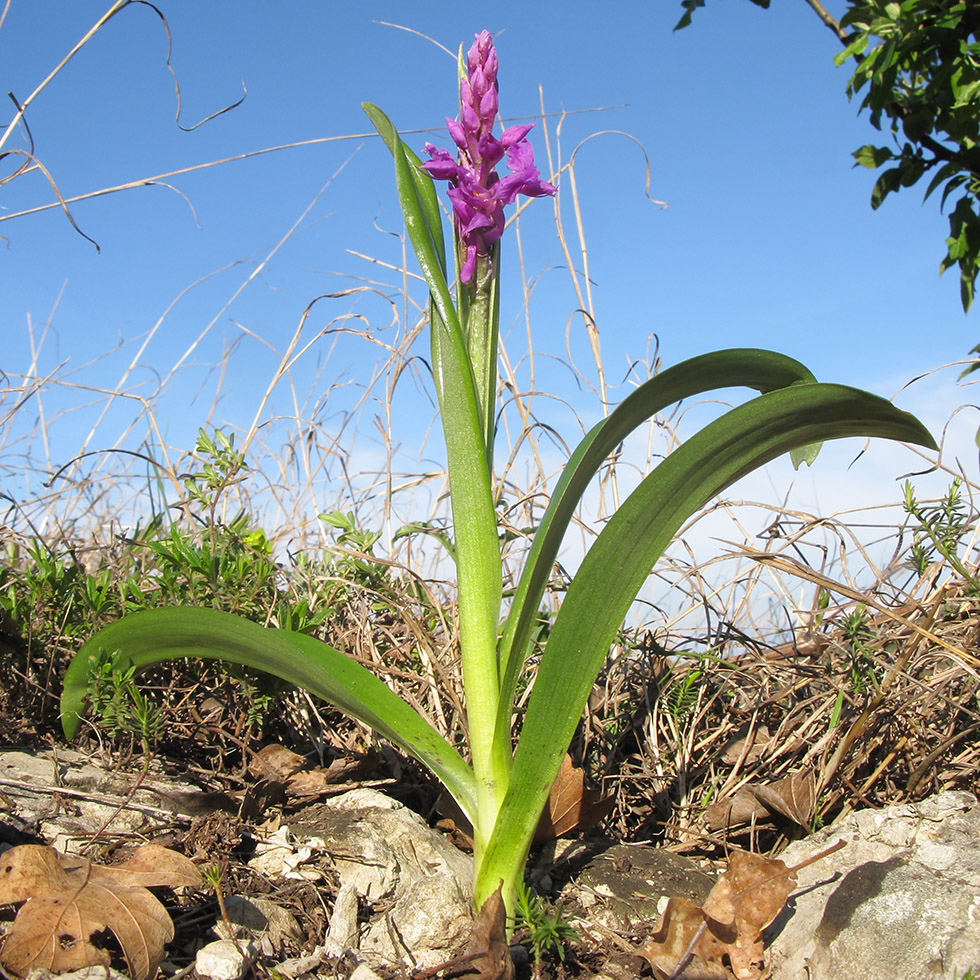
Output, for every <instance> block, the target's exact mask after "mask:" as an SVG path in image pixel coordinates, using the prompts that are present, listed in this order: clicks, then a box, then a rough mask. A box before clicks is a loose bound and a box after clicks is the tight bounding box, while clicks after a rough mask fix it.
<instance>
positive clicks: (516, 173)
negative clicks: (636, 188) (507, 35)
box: [422, 31, 555, 282]
mask: <svg viewBox="0 0 980 980" xmlns="http://www.w3.org/2000/svg"><path fill="white" fill-rule="evenodd" d="M466 68H467V75H466V77H465V78H462V79H460V83H459V119H458V120H453V119H447V120H446V124H447V126H448V128H449V135H450V136H451V137H452V138H453V142H454V143H455V144H456V146H457V147H458V149H459V158H458V160H454V159H453V157H452V156H451V155H450V154H449V153H448V152H447V151H446V150H441V149H438V148H437V147H435V146H433V145H432V144H431V143H426V144H425V150H426V152H427V153H428V154H429V156H430V157H431V159H430V160H429V162H428V163H423V164H422V169H423V170H425V171H426V172H427V173H428V174H429V176H431V177H432V178H433V179H435V180H448V181H449V183H450V188H449V199H450V200H451V201H452V202H453V220H454V223H455V225H456V234H457V237H458V239H459V242H460V248H461V250H462V253H463V255H462V260H463V261H462V267H461V269H460V273H459V278H460V280H461V281H462V282H470V280H471V279H472V278H473V273H474V272H475V270H476V262H477V258H478V257H486V256H488V255H489V254H490V246H491V245H492V244H493V243H494V242H495V241H497V240H498V239H499V238H500V236H501V234H502V232H503V230H504V207H505V206H506V205H508V204H513V202H514V200H515V199H516V198H517V195H518V194H524V195H525V196H527V197H541V196H543V195H545V194H554V193H555V188H554V187H553V186H552V185H551V184H549V183H548V182H547V181H546V180H542V179H541V175H540V174H539V173H538V168H537V167H535V165H534V152H533V151H532V149H531V144H530V143H528V141H527V138H526V137H527V134H528V132H530V130H531V128H532V127H533V125H534V124H533V123H529V124H527V125H522V126H511V127H510V128H509V129H505V130H504V131H503V133H502V134H501V136H500V139H497V137H495V136H494V135H493V123H494V120H495V119H496V116H497V52H496V51H495V50H494V47H493V38H492V37H491V36H490V33H489V31H483V32H481V33H480V34H477V35H476V40H475V41H474V42H473V46H472V47H471V48H470V50H469V52H468V53H467V56H466ZM505 157H506V159H507V168H508V169H509V170H510V173H509V174H507V175H506V176H505V177H500V176H498V174H497V171H496V166H497V164H498V163H499V162H500V161H501V160H502V159H504V158H505Z"/></svg>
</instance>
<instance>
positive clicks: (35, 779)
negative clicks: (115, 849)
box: [0, 748, 200, 853]
mask: <svg viewBox="0 0 980 980" xmlns="http://www.w3.org/2000/svg"><path fill="white" fill-rule="evenodd" d="M137 778H138V777H137V775H136V774H135V773H133V772H122V771H119V770H107V769H106V768H104V766H102V765H100V764H99V762H98V760H96V759H93V758H89V757H88V756H85V755H83V754H82V753H81V752H76V751H74V750H73V749H66V748H59V749H58V750H57V751H56V752H55V751H52V750H50V749H41V750H38V751H33V752H25V751H18V750H3V751H0V780H2V786H3V791H4V794H5V795H6V796H7V798H8V799H9V800H10V801H11V803H12V804H13V806H12V808H11V812H10V813H9V814H8V815H6V816H5V819H7V820H11V819H12V820H13V821H14V823H15V826H16V828H17V829H18V830H29V831H34V832H36V833H37V834H38V835H39V836H40V837H42V838H44V839H45V840H46V841H47V842H48V843H50V844H52V845H53V846H54V847H56V848H57V849H58V850H59V851H63V852H64V853H71V852H72V851H74V850H76V849H77V846H78V844H79V843H83V842H84V841H86V840H87V839H88V838H90V837H91V836H92V835H93V834H94V833H95V832H96V831H97V830H99V829H100V828H101V827H103V826H104V825H106V824H107V826H105V830H106V832H108V833H111V834H124V833H140V832H143V831H146V830H147V828H149V827H151V826H152V825H154V824H159V823H160V822H161V821H162V820H166V821H168V822H169V821H170V820H171V819H172V817H171V816H170V812H169V810H168V808H167V807H164V806H162V805H161V804H162V802H163V800H162V798H163V797H165V796H166V795H168V794H169V793H171V792H174V791H177V792H183V793H185V794H186V795H200V794H199V793H197V790H196V787H194V786H192V785H190V784H186V783H178V782H176V781H173V780H170V779H167V778H166V777H164V776H162V774H161V773H160V772H159V771H158V767H156V766H153V765H151V768H150V774H149V775H148V777H147V778H146V779H144V781H143V783H142V784H141V785H140V787H139V788H138V789H137V790H136V792H135V793H132V795H131V796H130V791H131V789H132V787H133V784H134V783H135V782H136V780H137Z"/></svg>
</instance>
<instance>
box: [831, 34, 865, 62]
mask: <svg viewBox="0 0 980 980" xmlns="http://www.w3.org/2000/svg"><path fill="white" fill-rule="evenodd" d="M867 46H868V35H867V34H858V35H857V37H855V38H853V39H852V40H851V41H849V42H848V44H847V47H845V48H844V50H843V51H839V52H838V53H837V54H835V55H834V64H835V65H836V66H837V67H838V68H840V66H841V65H842V64H844V62H845V61H847V59H848V58H851V57H854V56H856V55H860V54H864V49H865V48H866V47H867Z"/></svg>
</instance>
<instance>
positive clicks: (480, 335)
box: [460, 242, 500, 475]
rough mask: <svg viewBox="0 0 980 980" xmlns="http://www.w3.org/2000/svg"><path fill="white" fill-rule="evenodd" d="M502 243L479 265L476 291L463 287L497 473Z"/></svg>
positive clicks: (470, 348)
mask: <svg viewBox="0 0 980 980" xmlns="http://www.w3.org/2000/svg"><path fill="white" fill-rule="evenodd" d="M499 263H500V243H499V242H496V243H495V244H494V246H493V248H492V251H491V253H490V255H488V256H486V257H480V258H478V259H477V262H476V272H475V273H474V278H475V280H476V285H475V288H472V289H471V288H470V287H468V286H465V285H463V284H462V283H460V292H461V294H466V293H468V294H469V296H468V297H467V298H468V300H469V301H468V302H467V303H466V304H465V310H464V304H462V303H461V304H460V312H461V314H462V316H463V317H464V321H463V322H464V324H465V327H464V333H465V337H466V350H467V353H468V354H469V356H470V364H471V365H472V366H473V378H474V380H475V382H476V399H477V403H478V404H479V406H480V414H481V428H482V430H483V439H484V442H485V443H486V446H487V469H488V470H489V471H490V473H491V475H492V472H493V437H494V419H495V412H494V409H495V406H496V401H497V336H498V330H497V324H498V320H499V293H498V291H497V276H498V274H499V271H500V269H499Z"/></svg>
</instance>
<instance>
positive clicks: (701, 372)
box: [496, 348, 819, 744]
mask: <svg viewBox="0 0 980 980" xmlns="http://www.w3.org/2000/svg"><path fill="white" fill-rule="evenodd" d="M813 380H815V379H814V377H813V375H812V374H811V373H810V371H809V370H808V369H807V368H806V367H805V366H804V365H802V364H801V363H800V362H799V361H796V360H794V359H793V358H791V357H786V356H784V355H782V354H777V353H774V352H773V351H766V350H755V349H751V348H749V349H733V350H723V351H714V352H713V353H709V354H703V355H701V356H700V357H694V358H691V359H690V360H687V361H684V362H682V363H681V364H677V365H675V366H674V367H670V368H668V369H667V370H666V371H663V372H661V373H660V374H659V375H657V376H656V377H655V378H652V379H651V380H650V381H647V382H645V383H644V384H642V385H641V386H640V387H639V388H637V389H636V391H634V392H633V393H632V394H631V395H629V396H628V397H627V398H625V399H624V400H623V402H622V403H621V404H620V405H618V406H617V407H616V409H615V410H614V411H613V412H611V413H610V415H609V416H608V417H607V418H605V419H603V420H602V421H601V422H598V423H597V424H596V425H595V426H593V428H592V429H591V430H590V432H589V433H588V434H587V435H586V437H585V438H584V439H583V440H582V442H581V443H579V445H578V446H577V447H576V449H575V452H574V453H572V456H571V458H570V459H569V460H568V463H567V464H566V466H565V467H564V468H563V470H562V475H561V478H560V479H559V480H558V483H557V485H556V486H555V489H554V493H553V494H552V496H551V501H550V503H549V505H548V508H547V510H546V511H545V513H544V516H543V517H542V519H541V524H540V525H539V526H538V529H537V532H536V533H535V535H534V541H533V542H532V545H531V550H530V552H529V553H528V556H527V559H526V560H525V563H524V569H523V571H522V573H521V578H520V581H519V582H518V585H517V589H516V591H515V594H514V598H513V601H512V603H511V611H510V614H509V616H508V617H507V621H506V623H505V625H504V631H503V634H502V637H501V642H500V661H501V676H502V680H501V696H500V713H499V714H498V716H497V733H496V738H497V739H498V740H500V741H504V740H507V742H508V744H509V740H510V723H511V719H510V705H511V702H512V700H513V695H514V691H515V690H516V687H517V681H518V678H519V676H520V671H521V668H522V666H523V663H524V656H525V651H526V649H527V644H528V641H529V639H530V636H531V631H532V629H533V627H534V623H535V621H536V619H537V614H538V609H539V608H540V605H541V600H542V598H543V596H544V592H545V589H546V588H547V584H548V580H549V578H550V576H551V570H552V567H553V566H554V562H555V559H556V558H557V556H558V549H559V548H560V546H561V542H562V539H563V538H564V535H565V531H566V529H567V528H568V525H569V523H570V522H571V520H572V517H573V515H574V513H575V509H576V508H577V507H578V505H579V501H580V500H581V498H582V495H583V494H584V493H585V491H586V489H587V487H588V485H589V483H590V482H591V480H592V478H593V477H594V476H595V475H596V473H598V471H599V468H600V467H601V466H602V464H603V463H604V462H605V460H606V458H607V457H608V456H609V454H610V453H612V452H613V451H614V450H615V449H616V447H617V446H618V445H619V444H620V443H621V442H622V441H623V439H625V438H626V437H627V436H628V435H629V434H630V433H631V432H633V430H634V429H636V428H637V427H638V426H641V425H643V424H644V423H645V422H646V421H647V419H649V418H651V417H652V416H654V415H656V414H657V412H660V411H662V410H663V409H664V408H666V407H667V406H669V405H673V404H674V403H675V402H678V401H681V400H682V399H684V398H690V397H693V396H695V395H699V394H702V393H704V392H706V391H712V390H715V389H718V388H731V387H744V388H754V389H755V390H757V391H772V390H774V389H776V388H784V387H787V386H789V385H794V384H798V383H801V382H812V381H813ZM808 449H809V451H810V452H811V458H810V459H809V461H810V462H812V458H813V457H815V456H816V450H817V449H819V446H816V447H813V446H811V447H808Z"/></svg>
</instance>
